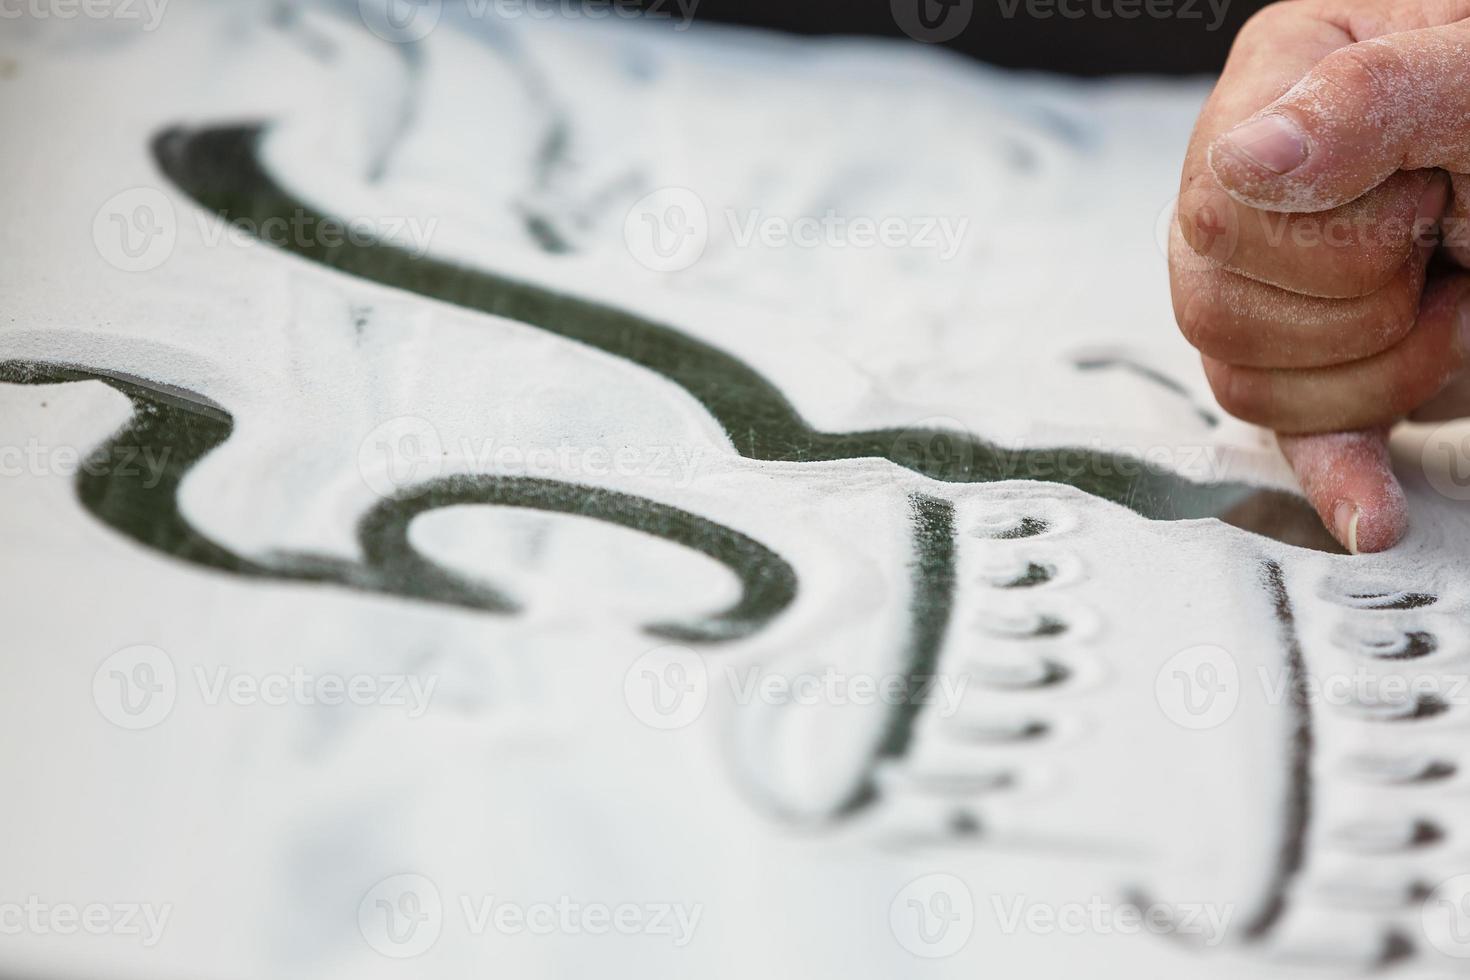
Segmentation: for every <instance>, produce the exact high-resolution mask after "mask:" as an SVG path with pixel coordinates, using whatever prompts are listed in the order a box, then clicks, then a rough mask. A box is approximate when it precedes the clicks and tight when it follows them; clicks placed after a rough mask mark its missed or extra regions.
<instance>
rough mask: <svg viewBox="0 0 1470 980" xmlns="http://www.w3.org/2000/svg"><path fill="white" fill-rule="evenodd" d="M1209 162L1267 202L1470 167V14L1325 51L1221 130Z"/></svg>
mask: <svg viewBox="0 0 1470 980" xmlns="http://www.w3.org/2000/svg"><path fill="white" fill-rule="evenodd" d="M1209 161H1210V168H1211V169H1212V170H1213V171H1214V173H1215V177H1216V179H1217V180H1219V182H1220V184H1221V185H1222V186H1223V187H1224V188H1225V190H1226V191H1227V192H1228V193H1229V194H1230V195H1231V196H1232V197H1234V198H1236V199H1237V200H1239V201H1241V202H1242V203H1244V204H1247V205H1249V206H1251V207H1254V208H1260V209H1263V210H1268V211H1293V212H1302V211H1324V210H1326V209H1328V208H1334V207H1337V206H1339V205H1342V204H1346V203H1347V202H1348V201H1351V200H1353V199H1354V198H1356V197H1359V196H1360V195H1362V194H1364V193H1366V192H1367V191H1369V190H1371V189H1372V188H1374V187H1376V186H1378V184H1380V183H1382V182H1383V180H1384V179H1385V178H1386V177H1388V175H1389V174H1392V173H1393V172H1394V171H1395V170H1418V169H1421V168H1424V167H1443V168H1445V169H1447V170H1452V171H1456V172H1466V171H1467V170H1470V168H1467V166H1466V164H1467V163H1470V24H1467V23H1466V22H1463V21H1462V22H1458V23H1453V24H1447V25H1444V26H1440V27H1427V28H1423V29H1420V30H1414V31H1403V32H1400V33H1397V34H1387V35H1384V36H1383V37H1379V38H1374V39H1373V40H1370V41H1362V42H1359V43H1356V44H1350V45H1348V46H1347V47H1344V48H1339V49H1337V50H1336V51H1333V52H1332V53H1331V54H1329V55H1327V56H1326V57H1324V58H1323V59H1322V60H1321V61H1319V62H1318V63H1317V65H1316V66H1315V67H1314V68H1313V69H1312V70H1311V71H1310V72H1308V73H1307V75H1306V76H1305V77H1304V78H1302V80H1301V81H1299V82H1298V83H1297V84H1296V85H1294V86H1292V88H1291V89H1290V90H1289V91H1288V92H1287V93H1286V94H1285V95H1283V96H1281V98H1279V99H1277V100H1276V101H1275V102H1272V103H1271V104H1270V105H1268V106H1266V107H1265V108H1264V109H1262V110H1260V111H1259V112H1257V113H1256V114H1255V115H1253V116H1251V117H1250V118H1249V119H1247V120H1245V121H1244V122H1242V123H1241V124H1239V125H1238V126H1236V127H1235V128H1234V129H1231V130H1230V131H1229V132H1227V133H1225V134H1223V135H1222V136H1220V137H1219V138H1218V139H1216V140H1215V142H1214V143H1213V144H1212V145H1211V147H1210V153H1209Z"/></svg>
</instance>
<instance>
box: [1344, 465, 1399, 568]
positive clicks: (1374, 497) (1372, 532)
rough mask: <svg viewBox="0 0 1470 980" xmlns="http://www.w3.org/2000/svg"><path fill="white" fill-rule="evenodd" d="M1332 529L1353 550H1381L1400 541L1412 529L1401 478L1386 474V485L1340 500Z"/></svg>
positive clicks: (1355, 551) (1373, 551)
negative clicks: (1350, 498) (1352, 498)
mask: <svg viewBox="0 0 1470 980" xmlns="http://www.w3.org/2000/svg"><path fill="white" fill-rule="evenodd" d="M1330 530H1332V533H1333V536H1335V538H1336V539H1338V541H1339V542H1341V544H1342V547H1344V548H1347V550H1348V551H1349V552H1351V554H1377V552H1380V551H1388V550H1389V548H1392V547H1394V545H1397V544H1398V542H1399V541H1402V539H1404V535H1405V533H1408V508H1407V505H1405V500H1404V491H1402V488H1401V486H1399V483H1398V480H1397V479H1395V478H1394V476H1391V475H1389V476H1386V478H1385V482H1383V485H1382V486H1379V488H1374V489H1373V491H1370V492H1363V494H1358V498H1357V500H1342V501H1338V504H1336V505H1335V507H1333V511H1332V525H1330Z"/></svg>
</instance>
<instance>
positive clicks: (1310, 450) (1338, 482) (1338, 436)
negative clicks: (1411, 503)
mask: <svg viewBox="0 0 1470 980" xmlns="http://www.w3.org/2000/svg"><path fill="white" fill-rule="evenodd" d="M1281 441H1282V449H1283V451H1285V452H1286V454H1287V458H1288V459H1289V460H1290V462H1291V464H1292V468H1293V469H1294V470H1295V471H1296V473H1297V476H1298V478H1299V479H1300V481H1301V485H1302V490H1303V492H1304V493H1305V494H1306V496H1307V499H1308V500H1310V501H1311V502H1312V504H1313V506H1314V507H1315V508H1316V510H1317V513H1318V514H1319V515H1320V516H1321V518H1322V522H1323V523H1324V524H1326V525H1327V530H1328V531H1330V532H1331V533H1332V536H1333V537H1334V538H1336V539H1337V541H1338V543H1339V544H1341V545H1342V546H1343V547H1344V548H1346V549H1347V550H1348V551H1349V552H1351V553H1352V554H1355V555H1358V554H1364V555H1366V554H1375V553H1377V552H1380V551H1387V550H1388V549H1389V548H1392V547H1393V546H1394V545H1396V544H1398V543H1399V541H1400V540H1402V539H1403V537H1404V534H1405V533H1406V532H1407V531H1408V527H1409V520H1408V506H1407V502H1406V500H1405V497H1404V490H1403V487H1402V486H1401V485H1400V484H1399V481H1398V478H1397V477H1396V476H1394V473H1393V468H1392V464H1391V462H1390V460H1389V455H1388V445H1387V442H1386V439H1385V436H1384V434H1383V433H1382V432H1378V431H1372V430H1368V431H1360V432H1344V433H1333V434H1328V435H1312V436H1285V437H1282V440H1281Z"/></svg>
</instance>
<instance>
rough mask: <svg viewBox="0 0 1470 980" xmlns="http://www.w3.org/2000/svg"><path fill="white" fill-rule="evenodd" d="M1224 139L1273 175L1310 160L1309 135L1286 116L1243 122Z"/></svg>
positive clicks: (1266, 117) (1263, 117)
mask: <svg viewBox="0 0 1470 980" xmlns="http://www.w3.org/2000/svg"><path fill="white" fill-rule="evenodd" d="M1224 139H1225V142H1227V143H1229V144H1230V145H1231V146H1233V147H1235V149H1236V150H1238V151H1239V152H1241V153H1242V154H1244V155H1245V156H1247V157H1249V158H1250V159H1252V160H1254V161H1255V162H1256V163H1258V164H1260V165H1261V166H1263V167H1265V168H1266V169H1267V170H1270V171H1272V172H1273V173H1278V174H1284V173H1286V172H1287V171H1289V170H1295V169H1296V168H1297V167H1299V166H1301V164H1302V161H1303V160H1305V159H1306V158H1307V134H1306V133H1303V132H1302V130H1301V127H1300V126H1298V125H1297V124H1296V123H1295V122H1293V121H1292V120H1290V119H1288V118H1286V117H1285V116H1262V117H1261V118H1259V119H1252V120H1250V121H1249V122H1243V123H1241V124H1240V125H1239V126H1236V127H1235V128H1234V129H1232V130H1231V131H1230V132H1228V133H1226V134H1225V136H1224Z"/></svg>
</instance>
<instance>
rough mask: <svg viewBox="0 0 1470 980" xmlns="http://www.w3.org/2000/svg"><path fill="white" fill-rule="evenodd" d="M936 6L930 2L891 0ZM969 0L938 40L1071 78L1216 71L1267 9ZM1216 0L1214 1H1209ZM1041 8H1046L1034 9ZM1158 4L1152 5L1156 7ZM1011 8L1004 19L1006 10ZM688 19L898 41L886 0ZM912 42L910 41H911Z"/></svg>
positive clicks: (803, 3) (747, 9) (739, 9)
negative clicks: (1053, 9) (1053, 8)
mask: <svg viewBox="0 0 1470 980" xmlns="http://www.w3.org/2000/svg"><path fill="white" fill-rule="evenodd" d="M642 2H643V6H644V7H646V8H647V7H652V8H656V9H661V10H675V9H677V8H675V7H674V6H673V4H672V2H671V0H642ZM894 2H906V3H919V2H925V3H935V2H936V0H894ZM1018 2H1019V6H1014V7H1013V6H1012V4H1011V0H1005V3H1004V4H1002V2H1001V0H973V4H974V6H973V13H972V14H971V15H970V19H969V22H968V24H967V25H966V26H965V28H964V30H963V31H962V32H961V33H960V34H959V35H958V36H957V37H955V38H954V39H953V40H951V41H948V42H945V43H944V45H943V46H944V47H947V48H951V49H953V50H955V51H959V52H961V53H963V54H966V55H969V56H971V57H973V58H979V59H981V60H983V61H987V62H990V63H991V64H995V65H1002V66H1005V67H1008V68H1036V69H1043V70H1046V71H1056V72H1064V73H1067V74H1073V75H1104V74H1119V73H1139V72H1148V73H1165V74H1188V73H1194V72H1216V71H1219V70H1220V67H1221V66H1222V65H1223V64H1224V63H1225V55H1226V53H1227V52H1228V51H1229V50H1230V42H1231V40H1232V39H1233V38H1234V37H1235V33H1236V31H1238V30H1239V29H1240V25H1241V24H1243V23H1244V22H1245V20H1246V19H1247V18H1248V17H1249V16H1250V15H1251V14H1253V13H1255V12H1256V11H1257V10H1259V9H1261V8H1262V7H1264V6H1265V5H1266V2H1265V0H1228V7H1227V8H1226V10H1225V16H1224V19H1223V21H1222V22H1221V23H1220V26H1219V27H1218V28H1217V29H1215V30H1207V29H1206V28H1207V25H1208V24H1209V23H1210V22H1212V21H1213V20H1215V16H1216V15H1215V13H1214V12H1212V11H1211V9H1210V6H1209V4H1208V3H1207V2H1206V0H1158V2H1160V3H1161V4H1165V3H1167V4H1170V5H1172V7H1173V8H1174V9H1176V10H1178V9H1180V8H1183V6H1184V5H1185V4H1186V3H1187V2H1188V3H1191V4H1192V9H1193V11H1195V12H1197V13H1198V14H1199V15H1200V16H1198V17H1197V18H1181V17H1178V16H1169V17H1149V16H1145V15H1141V16H1138V17H1137V18H1135V19H1132V20H1124V19H1120V18H1119V17H1116V16H1111V17H1099V16H1097V15H1096V14H1095V13H1094V12H1093V4H1094V3H1097V4H1100V5H1101V6H1102V8H1103V9H1104V11H1107V10H1111V9H1113V7H1112V5H1113V3H1114V2H1115V0H1067V2H1068V3H1069V5H1070V9H1071V11H1072V12H1073V13H1074V14H1075V13H1078V12H1081V13H1083V16H1080V17H1073V18H1066V17H1063V16H1061V15H1060V14H1057V13H1054V14H1053V15H1052V16H1050V17H1044V18H1038V17H1035V16H1031V15H1029V14H1028V12H1027V8H1026V2H1025V0H1018ZM1219 2H1220V0H1216V3H1217V5H1218V3H1219ZM1039 9H1046V8H1039ZM1156 9H1157V8H1156ZM1007 10H1010V11H1012V15H1011V16H1009V17H1008V16H1006V11H1007ZM695 20H696V21H722V22H725V23H730V24H745V25H750V26H757V27H769V28H774V29H777V30H782V31H791V32H793V33H797V34H862V35H873V36H879V37H898V38H902V37H904V36H905V35H904V33H903V31H902V30H900V29H899V27H898V24H897V21H896V19H895V16H894V12H893V9H892V7H891V6H890V0H698V6H697V7H696V8H695ZM915 43H918V42H915Z"/></svg>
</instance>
